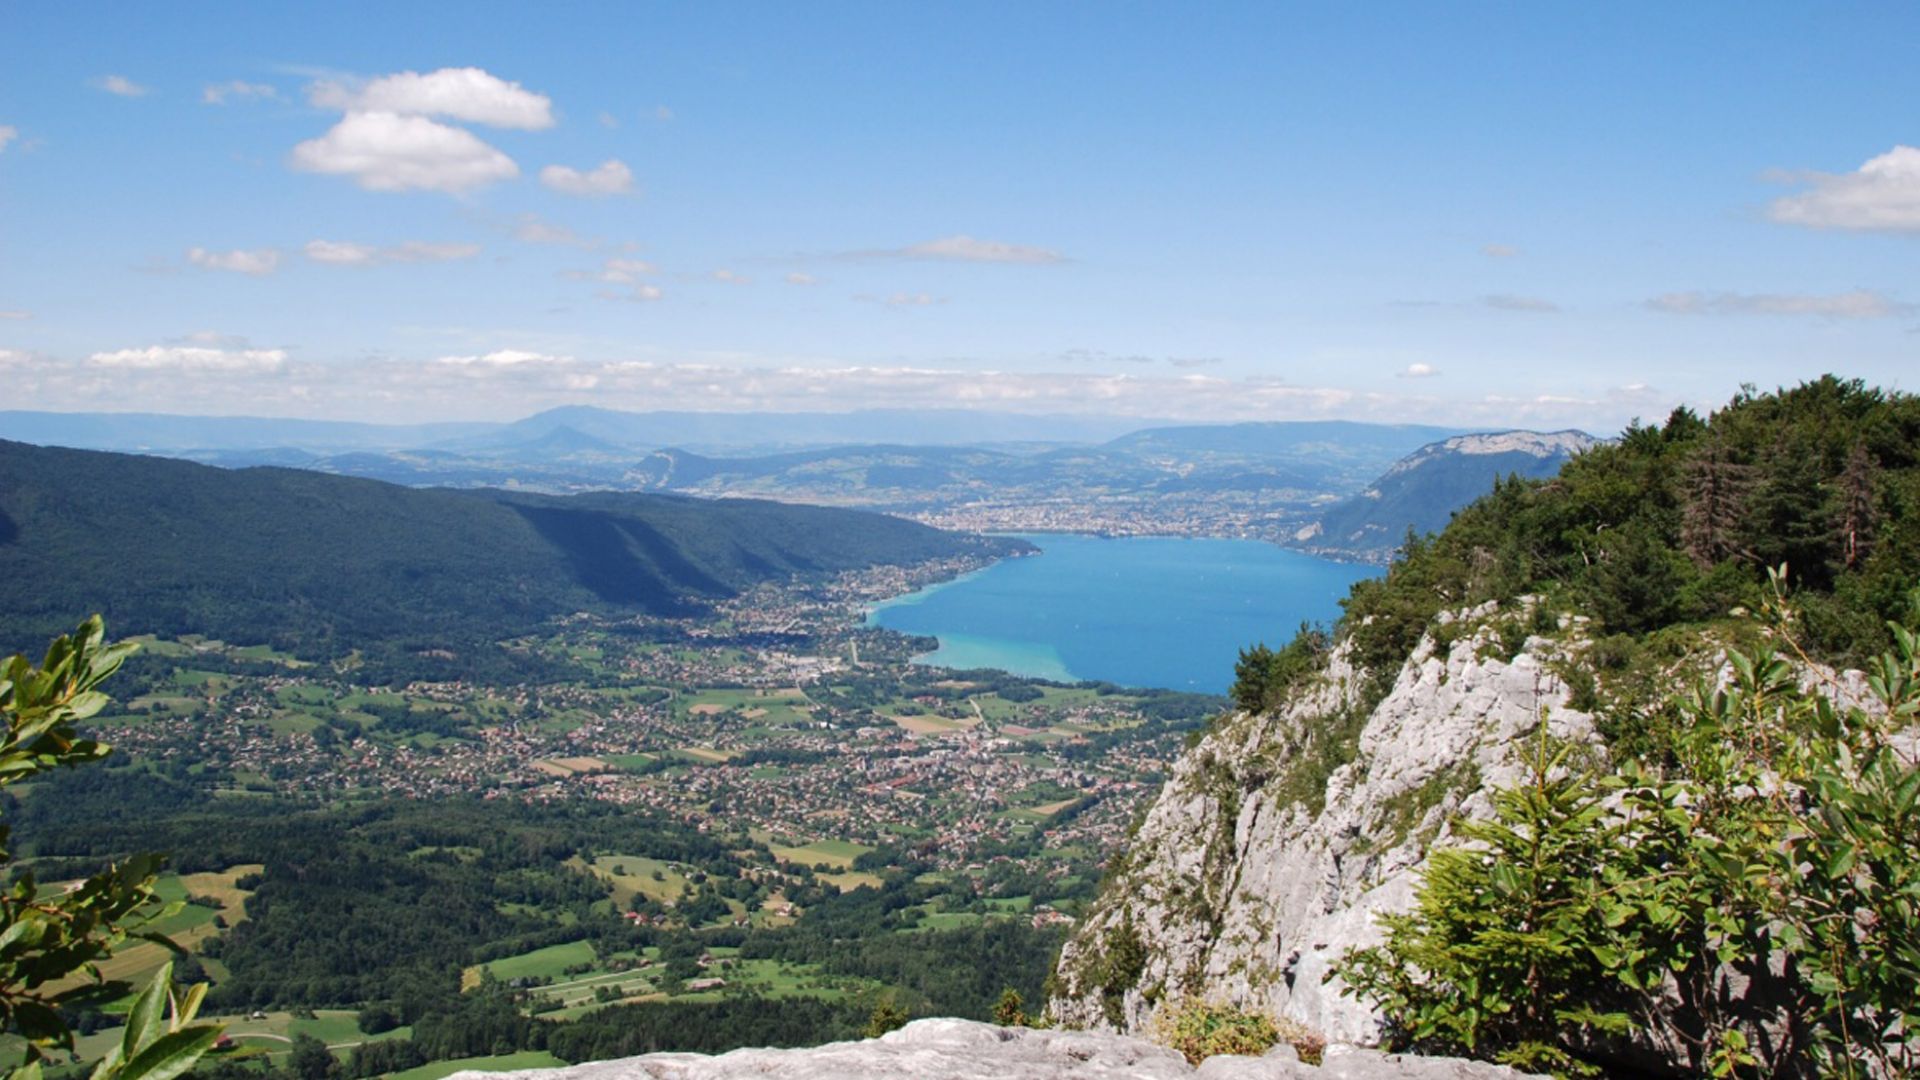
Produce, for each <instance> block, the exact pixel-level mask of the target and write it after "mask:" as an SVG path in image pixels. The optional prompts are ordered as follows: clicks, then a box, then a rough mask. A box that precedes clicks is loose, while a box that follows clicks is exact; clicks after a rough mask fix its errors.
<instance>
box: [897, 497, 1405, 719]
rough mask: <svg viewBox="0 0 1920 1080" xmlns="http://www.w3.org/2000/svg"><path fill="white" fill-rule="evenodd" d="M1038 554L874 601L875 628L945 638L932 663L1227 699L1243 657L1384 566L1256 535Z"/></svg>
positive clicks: (1051, 543) (1323, 616)
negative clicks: (1324, 555) (1305, 551)
mask: <svg viewBox="0 0 1920 1080" xmlns="http://www.w3.org/2000/svg"><path fill="white" fill-rule="evenodd" d="M1022 539H1025V540H1029V541H1031V542H1032V543H1033V544H1034V545H1035V546H1037V547H1039V548H1040V549H1041V554H1039V555H1034V556H1029V557H1027V558H1023V559H1007V560H1003V561H1001V562H998V563H995V564H994V565H992V566H989V567H987V568H986V569H984V570H981V571H979V572H977V573H973V574H968V575H967V576H965V577H962V578H958V579H955V580H953V581H949V582H944V583H942V584H939V585H935V586H933V587H932V588H928V589H922V590H921V591H919V592H916V593H909V594H908V595H906V596H902V597H897V598H895V599H893V600H889V601H887V602H885V603H882V604H879V605H877V606H875V608H874V609H873V611H872V613H871V614H870V615H869V616H868V618H867V621H868V623H869V624H871V625H877V626H884V627H888V628H890V629H893V630H899V631H902V632H904V633H909V634H927V635H931V636H933V637H937V638H939V639H940V648H939V649H937V650H935V651H934V652H931V653H928V654H927V655H925V656H923V657H920V658H919V659H920V661H921V662H923V663H928V664H934V665H938V666H940V667H952V668H975V667H984V668H997V669H999V670H1002V671H1010V672H1013V673H1015V674H1019V675H1030V676H1035V677H1037V678H1044V679H1058V680H1061V681H1071V680H1077V679H1102V680H1106V681H1108V682H1115V683H1120V684H1122V685H1125V686H1156V687H1167V688H1170V689H1175V690H1195V691H1201V692H1206V693H1224V692H1225V691H1226V689H1227V687H1228V686H1230V685H1231V684H1232V682H1233V665H1234V661H1236V660H1237V659H1239V656H1240V650H1241V649H1242V648H1244V647H1245V646H1248V645H1251V644H1253V643H1255V642H1258V641H1265V642H1266V643H1267V644H1269V645H1272V646H1275V647H1276V648H1277V647H1278V646H1280V645H1283V644H1285V643H1286V642H1287V641H1288V640H1289V639H1290V638H1292V637H1293V633H1294V631H1295V630H1296V629H1298V628H1299V626H1300V623H1301V622H1302V621H1303V620H1304V621H1308V622H1325V623H1329V624H1331V623H1332V622H1333V620H1334V619H1336V618H1338V617H1339V614H1340V599H1341V598H1342V597H1344V596H1346V595H1347V588H1348V587H1349V586H1350V585H1352V584H1353V583H1354V582H1356V581H1359V580H1361V579H1362V578H1367V577H1372V576H1375V575H1377V574H1378V573H1379V572H1380V571H1379V569H1378V568H1377V567H1371V566H1355V565H1352V564H1348V563H1338V562H1332V561H1329V560H1327V559H1319V558H1315V557H1313V556H1311V555H1302V554H1300V553H1299V552H1295V551H1287V550H1285V549H1283V548H1278V547H1275V546H1273V545H1272V544H1266V543H1261V542H1259V541H1256V540H1186V539H1173V538H1165V537H1127V538H1122V539H1106V538H1102V537H1096V536H1080V535H1073V534H1060V533H1035V534H1022Z"/></svg>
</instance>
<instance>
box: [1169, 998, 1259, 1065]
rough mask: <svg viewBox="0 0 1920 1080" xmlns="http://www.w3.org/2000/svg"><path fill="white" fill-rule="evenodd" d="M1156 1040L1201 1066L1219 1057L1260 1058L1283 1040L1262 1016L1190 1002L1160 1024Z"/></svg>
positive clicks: (1191, 1063)
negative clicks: (1217, 1055)
mask: <svg viewBox="0 0 1920 1080" xmlns="http://www.w3.org/2000/svg"><path fill="white" fill-rule="evenodd" d="M1155 1040H1156V1041H1157V1042H1161V1043H1164V1044H1166V1045H1167V1046H1169V1047H1171V1048H1173V1049H1175V1050H1178V1051H1180V1053H1181V1054H1182V1055H1184V1056H1185V1057H1186V1059H1187V1063H1188V1064H1190V1065H1198V1064H1200V1063H1201V1062H1203V1061H1205V1060H1207V1059H1208V1058H1210V1057H1213V1056H1214V1055H1216V1054H1240V1055H1242V1056H1245V1057H1259V1056H1260V1055H1262V1054H1264V1053H1266V1052H1267V1051H1268V1050H1271V1049H1273V1046H1274V1044H1275V1043H1277V1042H1279V1041H1280V1030H1279V1029H1278V1028H1276V1027H1275V1026H1274V1023H1273V1021H1272V1020H1270V1019H1268V1018H1267V1017H1265V1016H1262V1015H1260V1014H1259V1013H1250V1012H1242V1011H1240V1010H1239V1009H1233V1008H1228V1007H1226V1006H1222V1005H1210V1004H1208V1003H1206V1002H1204V1001H1188V1002H1184V1003H1183V1004H1181V1006H1180V1007H1179V1008H1178V1009H1176V1010H1174V1011H1173V1012H1172V1014H1171V1015H1170V1016H1167V1017H1166V1018H1165V1019H1163V1020H1162V1021H1161V1022H1160V1030H1158V1031H1156V1032H1155Z"/></svg>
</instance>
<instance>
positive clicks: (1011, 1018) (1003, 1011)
mask: <svg viewBox="0 0 1920 1080" xmlns="http://www.w3.org/2000/svg"><path fill="white" fill-rule="evenodd" d="M993 1022H994V1023H996V1024H999V1025H1000V1026H1002V1027H1026V1026H1027V1003H1026V1002H1025V1001H1022V1000H1021V999H1020V991H1018V990H1015V989H1014V988H1013V987H1011V986H1009V987H1007V988H1006V989H1005V990H1002V991H1000V1000H999V1001H997V1002H995V1003H994V1006H993Z"/></svg>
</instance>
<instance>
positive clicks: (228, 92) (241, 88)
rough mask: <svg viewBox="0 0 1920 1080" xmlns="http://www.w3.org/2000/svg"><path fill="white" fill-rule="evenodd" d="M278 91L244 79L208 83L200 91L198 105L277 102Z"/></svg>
mask: <svg viewBox="0 0 1920 1080" xmlns="http://www.w3.org/2000/svg"><path fill="white" fill-rule="evenodd" d="M278 100H280V91H279V90H276V89H274V88H273V87H272V86H269V85H267V84H266V83H250V82H247V81H245V80H244V79H235V80H233V81H232V82H224V83H208V84H207V85H206V86H204V87H202V88H201V89H200V103H201V104H203V105H225V104H226V103H227V102H228V101H278Z"/></svg>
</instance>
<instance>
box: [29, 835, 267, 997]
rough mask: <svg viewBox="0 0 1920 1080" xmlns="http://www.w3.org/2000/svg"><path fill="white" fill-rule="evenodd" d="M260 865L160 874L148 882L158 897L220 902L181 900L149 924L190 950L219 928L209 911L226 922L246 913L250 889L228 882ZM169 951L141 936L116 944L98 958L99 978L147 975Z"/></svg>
mask: <svg viewBox="0 0 1920 1080" xmlns="http://www.w3.org/2000/svg"><path fill="white" fill-rule="evenodd" d="M262 869H264V868H263V867H262V866H260V864H258V863H249V864H245V865H241V866H231V867H228V868H227V869H226V870H223V871H220V872H219V873H203V874H188V875H186V876H185V877H181V876H180V875H178V874H166V875H163V876H162V877H161V878H160V879H159V880H158V881H156V882H155V883H154V891H155V892H156V893H158V894H159V895H160V898H161V899H162V900H164V901H166V902H168V903H173V902H175V901H180V900H185V899H186V898H187V897H188V896H190V895H191V896H206V897H211V898H213V899H215V900H219V901H220V904H221V906H220V908H219V910H218V911H216V910H214V909H213V908H206V907H201V906H200V905H198V904H187V905H185V906H184V907H182V908H181V909H180V910H179V911H177V912H175V913H174V914H172V915H169V916H167V917H166V918H164V919H159V920H156V921H155V922H154V923H153V924H152V926H150V927H149V929H151V930H153V931H155V932H157V933H161V934H165V935H166V936H168V937H169V938H172V939H173V942H174V944H176V945H179V946H180V947H181V948H183V949H187V950H188V951H192V950H193V949H195V948H196V947H198V946H199V944H200V943H201V942H203V941H205V940H207V939H208V938H210V937H212V936H213V935H214V934H216V933H219V929H218V928H217V927H215V926H214V925H213V917H214V916H215V915H220V916H223V917H225V919H226V921H227V924H228V925H233V924H235V923H238V922H242V921H244V920H245V919H246V917H247V913H246V908H245V903H246V898H247V897H248V896H250V895H251V894H250V893H248V892H245V891H243V890H242V889H240V887H239V886H237V885H236V884H234V883H235V882H236V881H238V880H239V879H240V878H243V877H245V876H247V875H248V874H256V873H259V872H260V871H261V870H262ZM172 956H173V954H172V953H170V952H168V951H167V950H166V949H165V948H163V947H162V946H160V945H156V944H154V943H152V942H146V941H143V942H140V943H139V944H137V945H127V946H124V947H122V948H121V949H120V950H118V951H117V952H115V953H114V954H113V955H112V956H109V957H107V958H106V959H105V960H102V961H100V963H99V965H98V966H99V968H100V973H101V975H102V976H104V977H105V978H107V979H124V980H126V981H128V982H131V983H134V984H135V985H136V986H137V985H139V984H142V983H144V982H146V980H148V979H150V978H152V977H153V973H154V972H156V971H159V970H160V967H161V965H163V964H165V963H166V962H167V961H168V960H170V959H172ZM78 981H79V977H78V976H75V977H73V978H70V979H68V980H64V981H63V982H62V983H61V984H60V985H62V986H65V985H68V984H72V985H78Z"/></svg>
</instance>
